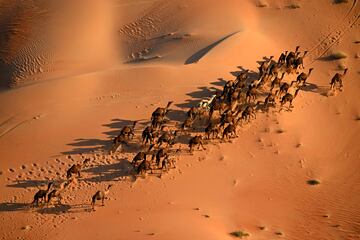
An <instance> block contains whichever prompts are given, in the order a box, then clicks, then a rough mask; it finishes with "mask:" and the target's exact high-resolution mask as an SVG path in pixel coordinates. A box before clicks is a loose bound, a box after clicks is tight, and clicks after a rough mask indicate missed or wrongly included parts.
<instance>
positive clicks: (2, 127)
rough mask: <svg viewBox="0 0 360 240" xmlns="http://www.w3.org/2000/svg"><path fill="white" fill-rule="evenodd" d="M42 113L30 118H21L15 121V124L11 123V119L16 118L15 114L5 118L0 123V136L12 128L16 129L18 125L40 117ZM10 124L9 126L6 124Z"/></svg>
mask: <svg viewBox="0 0 360 240" xmlns="http://www.w3.org/2000/svg"><path fill="white" fill-rule="evenodd" d="M43 116H44V115H42V114H41V115H36V116H34V117H32V118H30V119H26V120H22V121H20V122H17V123H15V124H12V122H13V120H14V119H15V118H16V117H15V116H13V117H10V118H9V119H7V120H6V121H4V122H2V123H1V124H0V138H2V137H3V136H5V135H6V134H8V133H10V132H12V131H13V130H15V129H17V128H18V127H20V126H21V125H23V124H25V123H30V122H32V121H34V120H38V119H40V118H42V117H43ZM8 125H10V126H8Z"/></svg>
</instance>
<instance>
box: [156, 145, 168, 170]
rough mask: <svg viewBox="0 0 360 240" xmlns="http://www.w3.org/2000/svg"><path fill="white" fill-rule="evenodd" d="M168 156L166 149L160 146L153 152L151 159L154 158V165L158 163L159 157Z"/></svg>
mask: <svg viewBox="0 0 360 240" xmlns="http://www.w3.org/2000/svg"><path fill="white" fill-rule="evenodd" d="M167 156H168V154H167V152H166V149H165V148H160V149H159V150H158V151H157V152H156V154H155V153H154V154H153V155H152V160H154V158H155V159H156V166H159V165H160V162H161V159H162V158H166V157H167Z"/></svg>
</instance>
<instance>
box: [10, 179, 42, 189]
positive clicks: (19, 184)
mask: <svg viewBox="0 0 360 240" xmlns="http://www.w3.org/2000/svg"><path fill="white" fill-rule="evenodd" d="M48 183H49V180H17V181H16V183H13V184H8V185H6V186H7V187H12V188H34V187H39V186H43V187H44V188H46V185H47V184H48Z"/></svg>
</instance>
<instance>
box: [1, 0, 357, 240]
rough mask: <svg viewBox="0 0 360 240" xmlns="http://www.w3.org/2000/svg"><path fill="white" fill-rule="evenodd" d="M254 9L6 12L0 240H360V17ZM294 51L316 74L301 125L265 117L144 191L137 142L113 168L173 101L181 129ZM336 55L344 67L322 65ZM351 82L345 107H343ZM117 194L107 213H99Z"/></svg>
mask: <svg viewBox="0 0 360 240" xmlns="http://www.w3.org/2000/svg"><path fill="white" fill-rule="evenodd" d="M256 3H257V2H256V1H250V0H249V1H235V0H229V1H226V2H218V1H202V0H201V1H195V0H194V1H193V0H186V1H177V0H174V1H165V0H164V1H155V0H132V1H130V0H117V1H95V0H94V1H89V0H81V1H76V3H74V2H73V1H72V2H70V1H69V2H67V1H56V2H53V3H48V2H47V1H9V0H4V1H1V2H0V5H1V8H0V9H1V10H0V32H1V33H2V34H1V40H0V41H1V45H2V46H3V47H2V49H1V50H0V60H1V61H0V62H1V64H0V69H1V78H0V81H1V86H2V87H3V88H2V89H3V90H2V91H1V93H0V102H1V103H2V104H1V105H0V157H1V161H0V183H1V184H0V186H1V190H0V191H1V194H0V220H1V224H0V238H1V239H30V240H31V239H59V240H60V239H184V238H188V239H233V236H232V235H230V233H232V232H237V231H242V232H244V233H249V235H250V236H248V237H247V238H248V239H260V240H261V239H299V240H303V239H360V227H359V226H360V213H359V209H360V201H359V196H358V195H359V194H358V193H359V191H360V185H359V183H360V175H359V171H358V168H359V163H360V148H359V144H358V143H359V142H360V121H359V116H360V105H359V102H358V99H359V91H360V83H359V81H358V79H359V59H358V58H355V57H354V56H356V54H358V53H359V52H360V49H359V44H357V43H356V42H357V41H359V40H360V33H359V30H358V29H359V22H358V19H359V12H360V3H359V2H358V1H356V0H353V1H348V3H341V4H335V3H333V2H332V1H327V0H320V1H290V2H289V1H277V0H267V3H268V6H267V7H261V8H259V7H257V6H256ZM292 3H299V4H300V8H296V9H292V8H289V7H288V6H289V5H290V4H292ZM237 31H240V32H238V33H236V34H234V35H232V36H231V37H228V38H227V39H226V40H225V41H219V40H220V39H225V38H226V36H229V34H230V33H235V32H237ZM215 43H216V44H215ZM214 44H215V45H216V47H213V48H211V47H210V46H212V45H214ZM215 45H214V46H215ZM297 45H300V46H301V51H304V50H309V55H308V58H306V59H305V67H306V69H305V70H304V71H305V72H307V70H308V68H310V67H312V68H314V71H313V73H312V75H311V77H310V78H309V80H308V82H309V83H308V85H307V86H306V87H304V88H303V89H302V91H300V92H299V95H298V96H297V98H296V99H295V101H294V103H293V104H294V108H293V109H292V111H287V109H284V110H283V111H281V112H279V109H272V110H270V111H269V112H268V113H262V112H259V113H258V114H257V118H256V119H255V120H253V121H251V123H249V124H244V126H242V127H241V128H239V131H238V136H239V137H238V138H236V139H231V140H229V141H220V140H214V141H212V142H208V141H205V147H206V151H195V153H194V155H190V154H189V152H188V148H187V147H186V145H185V144H183V148H182V150H181V153H180V154H177V155H175V156H174V157H173V158H174V160H176V165H177V167H176V168H175V169H171V170H170V171H169V172H168V173H164V174H163V175H162V176H161V177H160V176H159V174H157V173H154V174H152V175H151V174H149V175H148V176H147V177H145V178H141V177H140V178H134V177H133V175H132V174H131V166H130V164H129V161H131V160H132V159H133V157H134V155H135V154H136V153H137V152H138V151H139V150H140V149H141V146H140V145H139V144H137V142H136V141H134V142H132V144H131V145H130V146H128V147H126V148H125V150H126V151H125V152H120V151H118V152H116V153H113V154H109V150H110V149H111V146H112V138H113V137H115V136H116V135H117V134H118V133H119V131H120V130H121V128H122V127H123V126H125V125H129V124H131V123H132V121H134V120H138V121H139V123H138V125H137V127H136V129H135V132H136V136H135V140H140V136H141V132H142V130H143V128H144V127H145V126H146V125H147V124H148V122H149V120H150V116H151V113H152V112H153V111H154V109H155V108H156V107H158V106H165V105H166V103H167V102H168V101H169V100H172V101H174V104H173V106H172V107H171V111H170V113H169V118H170V120H171V121H170V123H169V126H170V127H171V128H175V126H179V125H180V123H181V122H182V121H183V120H184V119H185V117H186V111H187V110H188V108H190V107H192V106H194V105H196V104H198V103H199V102H200V101H201V100H202V99H206V98H209V97H210V96H211V95H212V94H214V92H215V91H218V90H221V89H222V88H223V85H224V84H225V81H227V80H231V79H234V76H236V75H237V74H239V72H240V71H241V70H242V69H250V77H251V78H253V79H255V78H256V77H257V72H258V70H257V67H258V62H259V61H263V59H264V57H265V58H268V57H269V56H271V55H273V56H275V59H276V60H277V57H278V56H279V54H280V53H281V52H283V51H284V50H293V49H294V48H295V46H297ZM201 49H206V50H207V51H205V50H203V51H200V53H199V50H201ZM334 51H343V52H345V53H347V55H348V57H347V58H343V59H339V60H331V61H329V60H325V61H324V60H323V57H324V56H328V54H329V53H331V52H334ZM189 59H190V60H189ZM144 60H146V61H144ZM187 60H189V62H197V64H184V63H185V62H187ZM344 66H345V67H348V68H349V73H348V75H347V77H346V79H345V80H344V91H343V92H338V93H336V94H332V95H331V94H329V92H328V89H329V82H330V79H331V77H332V76H333V75H334V74H335V73H336V72H342V71H341V70H340V69H341V68H343V67H344ZM295 78H296V76H295V75H291V76H286V81H287V82H290V81H292V80H295ZM8 86H12V88H11V89H9V88H8ZM199 130H201V128H200V127H199V128H198V129H194V130H193V132H192V133H191V134H192V135H193V136H194V135H195V134H197V132H198V131H199ZM188 138H189V137H186V136H185V137H183V138H181V139H179V141H181V142H184V143H186V141H188ZM177 146H178V145H177ZM87 158H89V159H90V163H89V164H88V165H87V166H86V167H85V168H84V169H83V171H82V178H80V179H79V180H78V182H77V183H75V184H74V185H71V186H70V187H69V188H68V189H66V190H65V191H64V193H63V201H62V203H63V204H62V205H54V206H51V207H50V206H49V207H43V208H31V207H30V205H29V203H30V202H32V200H33V195H34V194H35V192H37V191H38V188H40V189H45V188H46V185H47V183H48V181H50V180H55V181H56V184H60V183H61V181H62V180H63V179H65V176H66V170H67V169H68V168H69V167H70V166H72V165H73V164H75V163H81V162H83V161H84V159H87ZM310 180H316V181H318V182H319V184H315V185H311V184H309V182H308V181H310ZM108 184H114V186H113V188H112V189H111V192H110V193H109V195H108V197H109V199H107V200H105V207H101V206H100V203H98V204H97V206H96V208H95V211H92V210H91V206H90V201H91V197H92V195H93V194H94V193H95V192H96V191H97V190H103V189H105V187H106V186H107V185H108ZM244 239H246V238H244Z"/></svg>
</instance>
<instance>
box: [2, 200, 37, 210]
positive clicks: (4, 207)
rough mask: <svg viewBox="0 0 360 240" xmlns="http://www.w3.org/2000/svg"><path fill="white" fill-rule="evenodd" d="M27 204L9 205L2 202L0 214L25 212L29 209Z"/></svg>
mask: <svg viewBox="0 0 360 240" xmlns="http://www.w3.org/2000/svg"><path fill="white" fill-rule="evenodd" d="M29 206H30V205H29V203H10V202H3V203H0V212H18V211H25V210H28V209H29Z"/></svg>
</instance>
